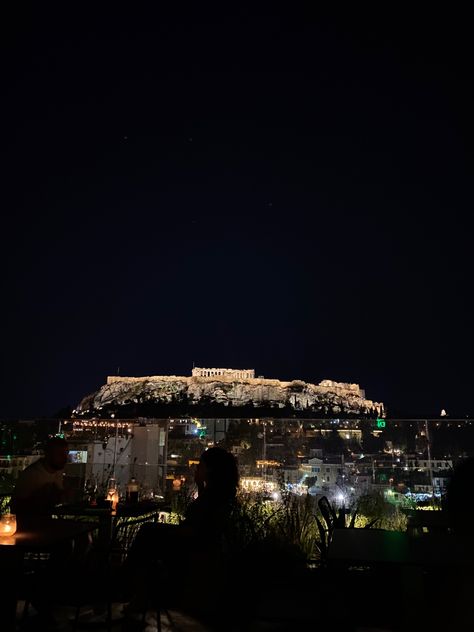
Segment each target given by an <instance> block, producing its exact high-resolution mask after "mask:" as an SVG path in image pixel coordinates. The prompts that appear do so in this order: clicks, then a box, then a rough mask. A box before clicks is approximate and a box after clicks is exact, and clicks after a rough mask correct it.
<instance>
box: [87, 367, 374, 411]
mask: <svg viewBox="0 0 474 632" xmlns="http://www.w3.org/2000/svg"><path fill="white" fill-rule="evenodd" d="M352 386H357V385H352ZM345 387H346V385H342V384H340V383H337V382H330V381H328V380H325V381H324V382H323V383H322V384H310V383H307V382H302V381H300V380H294V381H292V382H281V381H279V380H265V379H254V380H250V379H249V380H234V379H229V378H223V379H216V378H209V377H207V378H206V377H180V376H152V377H147V378H127V377H123V378H120V377H114V378H109V380H108V383H107V384H105V385H104V386H102V387H101V388H100V389H99V390H98V391H97V392H96V393H93V394H92V395H88V396H87V397H85V398H84V399H83V400H82V401H81V403H80V404H79V406H78V407H77V410H76V412H77V413H80V414H85V415H94V414H104V413H107V412H108V411H109V412H111V411H112V410H113V411H116V412H118V414H121V415H124V414H126V413H128V414H133V415H140V414H144V415H145V414H146V415H148V414H153V415H156V416H161V415H164V416H169V415H184V414H186V413H190V414H196V415H200V414H201V415H203V416H204V415H205V414H206V415H207V414H209V415H214V416H227V417H237V416H264V415H271V416H286V415H292V414H295V413H296V414H298V415H302V416H305V415H310V414H313V415H314V414H317V415H335V414H336V415H337V414H345V415H376V414H381V413H382V412H383V404H381V403H378V402H373V401H371V400H368V399H365V397H364V396H363V393H364V391H362V390H361V389H359V388H358V387H357V388H355V389H354V388H353V389H352V390H351V389H350V388H345Z"/></svg>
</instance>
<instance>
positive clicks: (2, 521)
mask: <svg viewBox="0 0 474 632" xmlns="http://www.w3.org/2000/svg"><path fill="white" fill-rule="evenodd" d="M15 533H16V516H15V514H3V516H1V517H0V536H2V537H5V536H6V537H9V536H12V535H14V534H15Z"/></svg>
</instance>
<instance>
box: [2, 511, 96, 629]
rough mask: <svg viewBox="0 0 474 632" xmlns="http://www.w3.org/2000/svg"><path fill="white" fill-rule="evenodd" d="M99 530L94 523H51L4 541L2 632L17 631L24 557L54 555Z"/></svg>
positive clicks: (29, 528) (35, 527)
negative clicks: (74, 541)
mask: <svg viewBox="0 0 474 632" xmlns="http://www.w3.org/2000/svg"><path fill="white" fill-rule="evenodd" d="M97 527H98V525H97V524H96V523H90V522H88V523H86V522H75V521H66V520H48V521H42V522H41V523H40V524H38V525H37V526H30V527H28V528H27V529H23V530H20V531H17V533H15V535H13V536H10V537H8V538H0V563H1V568H2V574H3V577H4V579H5V581H4V582H2V584H3V588H2V591H1V593H0V621H1V622H2V630H5V631H7V630H8V631H9V630H14V629H15V618H16V602H17V586H18V580H19V577H20V573H21V567H22V562H23V557H24V554H25V553H31V552H48V553H50V552H53V551H54V550H55V549H56V548H58V547H60V546H61V545H63V544H64V543H67V542H70V541H72V540H74V539H76V538H78V537H80V536H83V535H85V534H87V533H90V532H91V531H94V530H95V529H97Z"/></svg>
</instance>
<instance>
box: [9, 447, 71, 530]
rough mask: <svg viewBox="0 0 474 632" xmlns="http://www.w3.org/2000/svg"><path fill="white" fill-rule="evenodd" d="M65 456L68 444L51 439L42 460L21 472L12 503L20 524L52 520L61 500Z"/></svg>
mask: <svg viewBox="0 0 474 632" xmlns="http://www.w3.org/2000/svg"><path fill="white" fill-rule="evenodd" d="M67 456H68V444H67V442H66V441H65V440H64V439H62V438H60V437H53V438H52V439H49V440H48V441H47V443H46V445H45V450H44V456H43V457H42V458H40V459H38V460H37V461H35V462H34V463H32V464H31V465H29V466H28V467H27V468H26V469H24V470H23V472H21V474H20V475H19V477H18V480H17V483H16V486H15V491H14V492H13V499H12V509H13V511H14V513H16V514H17V516H18V519H19V523H20V524H21V523H22V522H23V523H25V522H31V521H32V520H33V521H34V520H35V519H36V518H41V517H49V516H51V513H52V511H53V509H54V507H55V505H57V504H58V503H60V502H61V501H62V500H64V496H65V490H64V467H65V465H66V462H67Z"/></svg>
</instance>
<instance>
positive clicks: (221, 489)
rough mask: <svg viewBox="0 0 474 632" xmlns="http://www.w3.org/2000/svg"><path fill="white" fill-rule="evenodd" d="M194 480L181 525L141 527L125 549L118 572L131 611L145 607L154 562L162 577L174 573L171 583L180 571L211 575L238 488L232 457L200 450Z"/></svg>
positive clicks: (226, 454) (153, 577)
mask: <svg viewBox="0 0 474 632" xmlns="http://www.w3.org/2000/svg"><path fill="white" fill-rule="evenodd" d="M195 482H196V486H197V490H198V496H197V498H196V499H195V500H194V501H193V502H192V503H191V504H190V506H189V507H188V509H187V511H186V513H185V516H184V520H183V522H182V523H181V524H179V525H170V524H160V523H158V524H157V523H148V524H145V525H144V526H143V527H142V528H141V529H140V531H139V533H138V535H137V537H136V539H135V542H134V543H133V545H132V547H131V549H130V552H129V555H128V558H127V560H126V562H125V565H124V570H125V572H126V574H127V575H128V579H129V580H131V583H132V591H133V593H134V598H133V599H132V602H131V604H130V606H131V607H130V611H131V612H133V611H140V610H141V611H143V608H144V607H145V608H146V602H147V599H148V597H147V587H150V588H151V587H153V585H154V580H156V566H155V565H156V563H157V562H158V561H160V562H162V563H163V564H164V568H165V569H166V572H167V574H168V576H170V575H172V573H173V569H177V571H176V572H177V573H178V578H177V579H179V577H180V576H182V574H183V573H185V571H184V570H183V569H185V568H190V567H198V568H201V569H203V568H207V569H208V570H209V572H212V571H211V568H212V566H213V564H214V563H215V562H216V558H218V557H219V554H220V552H221V546H222V536H223V535H224V533H225V530H226V527H227V523H228V519H229V518H230V516H231V512H232V508H233V506H234V503H235V497H236V493H237V487H238V484H239V473H238V468H237V462H236V460H235V458H234V456H233V455H232V454H230V453H229V452H227V451H226V450H224V449H222V448H217V447H215V448H210V449H208V450H206V451H205V452H203V454H202V455H201V458H200V461H199V465H198V466H197V468H196V472H195Z"/></svg>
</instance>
